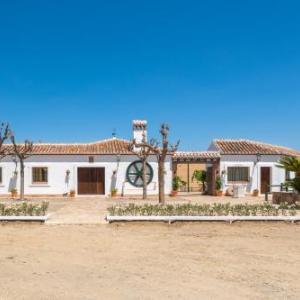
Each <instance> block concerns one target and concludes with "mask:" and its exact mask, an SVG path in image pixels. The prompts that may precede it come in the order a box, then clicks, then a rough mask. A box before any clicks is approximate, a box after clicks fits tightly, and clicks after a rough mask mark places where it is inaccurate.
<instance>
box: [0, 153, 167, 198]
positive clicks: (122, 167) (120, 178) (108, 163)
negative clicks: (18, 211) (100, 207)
mask: <svg viewBox="0 0 300 300" xmlns="http://www.w3.org/2000/svg"><path fill="white" fill-rule="evenodd" d="M136 160H138V158H137V157H136V156H134V155H122V156H121V157H120V162H119V163H118V162H117V157H116V156H115V155H97V156H96V155H95V156H94V163H89V162H88V156H87V155H35V156H32V157H30V158H28V159H27V160H26V161H25V194H28V195H52V194H53V195H62V194H64V193H68V192H69V191H70V190H72V189H74V190H75V191H76V193H77V169H78V168H79V167H102V168H105V195H108V194H110V191H111V188H112V187H116V188H117V189H118V193H121V192H122V191H123V190H124V193H125V194H137V195H138V194H141V193H142V188H136V187H134V186H131V185H130V184H129V183H126V184H125V181H126V171H127V168H128V166H129V164H130V163H132V162H133V161H136ZM148 163H149V164H150V165H151V166H152V168H153V173H154V174H153V182H152V184H150V185H149V191H148V193H149V194H150V195H151V194H153V195H156V194H158V184H157V183H158V165H157V162H156V157H155V156H151V157H149V161H148ZM0 167H2V179H3V180H2V183H0V195H1V194H2V195H3V194H8V193H9V191H10V189H11V188H14V187H16V188H17V189H18V191H19V190H20V178H19V174H20V172H19V168H18V167H17V172H18V175H17V177H16V176H14V172H15V170H16V166H15V164H14V163H13V162H12V161H11V160H10V158H8V157H7V158H5V159H3V160H2V161H1V162H0ZM32 167H47V168H48V183H47V184H32ZM67 170H69V171H70V175H69V178H67V175H66V172H67ZM165 170H166V175H165V176H166V177H165V182H166V183H165V190H166V193H170V192H171V188H172V160H171V157H168V158H167V160H166V163H165ZM114 171H116V176H115V178H114V180H112V176H113V172H114ZM112 185H113V186H112ZM124 187H125V189H124ZM126 188H127V189H128V191H127V190H126ZM127 192H128V193H127Z"/></svg>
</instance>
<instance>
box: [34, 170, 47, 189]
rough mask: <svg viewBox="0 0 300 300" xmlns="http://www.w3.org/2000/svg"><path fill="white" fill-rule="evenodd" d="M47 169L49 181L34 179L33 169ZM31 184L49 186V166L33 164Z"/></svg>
mask: <svg viewBox="0 0 300 300" xmlns="http://www.w3.org/2000/svg"><path fill="white" fill-rule="evenodd" d="M40 168H46V169H47V181H45V182H44V181H43V182H35V181H33V169H40ZM31 185H32V186H49V167H48V166H31Z"/></svg>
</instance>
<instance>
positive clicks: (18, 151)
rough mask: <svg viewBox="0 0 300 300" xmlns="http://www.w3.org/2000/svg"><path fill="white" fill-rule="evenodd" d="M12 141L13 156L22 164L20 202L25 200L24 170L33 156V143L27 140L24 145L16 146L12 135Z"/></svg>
mask: <svg viewBox="0 0 300 300" xmlns="http://www.w3.org/2000/svg"><path fill="white" fill-rule="evenodd" d="M10 140H11V142H12V144H13V152H12V153H11V154H12V155H14V156H16V158H17V159H18V160H19V163H20V200H22V201H23V200H24V169H25V162H24V161H25V160H26V159H27V158H28V157H30V156H31V153H32V150H33V142H31V141H28V140H25V142H24V144H16V140H15V135H14V134H13V133H11V135H10Z"/></svg>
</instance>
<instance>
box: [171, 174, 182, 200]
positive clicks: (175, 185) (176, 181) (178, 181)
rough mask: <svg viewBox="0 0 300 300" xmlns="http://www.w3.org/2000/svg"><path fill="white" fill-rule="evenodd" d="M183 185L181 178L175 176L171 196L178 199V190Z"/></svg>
mask: <svg viewBox="0 0 300 300" xmlns="http://www.w3.org/2000/svg"><path fill="white" fill-rule="evenodd" d="M181 183H182V181H181V179H180V177H179V176H175V177H174V178H173V181H172V188H173V189H172V192H171V196H172V197H176V196H177V194H178V190H179V187H180V185H181Z"/></svg>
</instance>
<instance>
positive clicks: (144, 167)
mask: <svg viewBox="0 0 300 300" xmlns="http://www.w3.org/2000/svg"><path fill="white" fill-rule="evenodd" d="M142 162H143V199H144V200H146V199H147V183H148V182H147V176H146V175H147V174H146V171H147V160H146V159H143V160H142Z"/></svg>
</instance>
